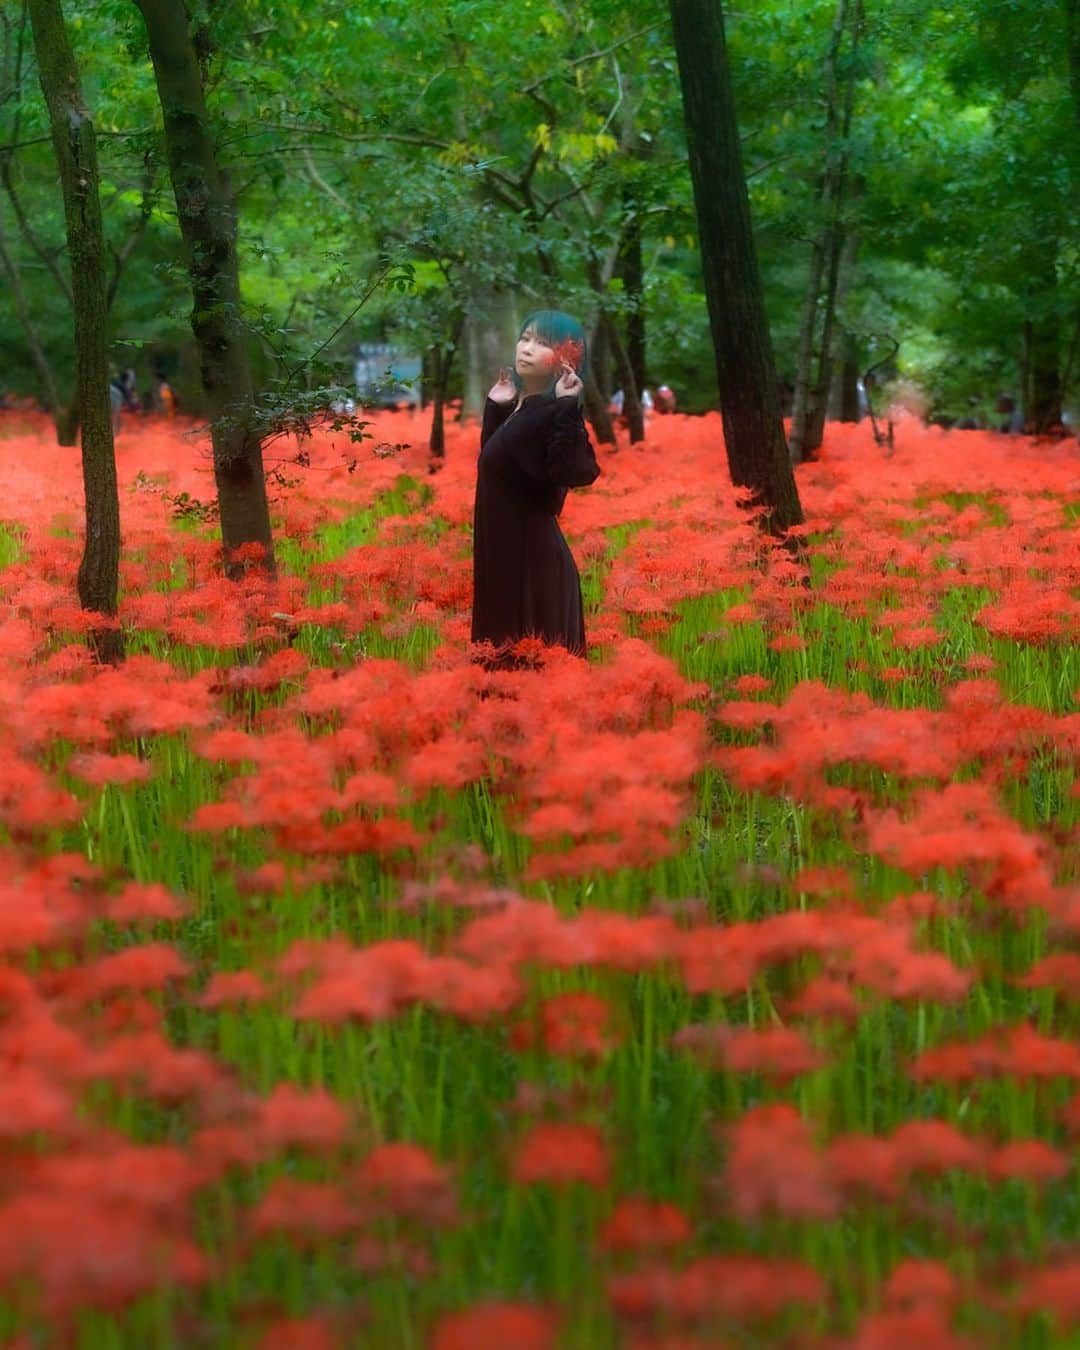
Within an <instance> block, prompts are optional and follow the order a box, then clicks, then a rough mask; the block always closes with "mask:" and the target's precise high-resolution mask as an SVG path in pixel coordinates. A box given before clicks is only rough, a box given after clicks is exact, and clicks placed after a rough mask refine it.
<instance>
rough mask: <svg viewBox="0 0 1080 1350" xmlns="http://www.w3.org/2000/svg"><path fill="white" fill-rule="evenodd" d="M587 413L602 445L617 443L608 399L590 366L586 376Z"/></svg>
mask: <svg viewBox="0 0 1080 1350" xmlns="http://www.w3.org/2000/svg"><path fill="white" fill-rule="evenodd" d="M585 414H586V416H587V417H588V419H589V421H590V422H591V423H592V429H593V431H595V432H596V439H597V441H599V443H600V444H601V445H615V444H616V443H617V442H616V440H615V424H614V422H612V420H611V414H610V413H609V412H608V405H607V399H605V398H604V396H603V394H601V392H600V387H599V385H598V384H597V383H596V376H595V374H594V373H593V371H592V369H591V368H590V369H589V371H588V373H587V374H586V376H585Z"/></svg>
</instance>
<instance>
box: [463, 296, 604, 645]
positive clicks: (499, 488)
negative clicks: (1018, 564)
mask: <svg viewBox="0 0 1080 1350" xmlns="http://www.w3.org/2000/svg"><path fill="white" fill-rule="evenodd" d="M586 370H587V360H586V342H585V333H584V330H583V329H582V327H581V325H580V324H579V323H578V322H577V321H576V320H575V319H572V318H571V317H570V316H569V315H568V314H563V313H561V312H560V311H559V310H550V309H544V310H537V311H536V312H535V313H533V314H530V315H529V316H528V318H527V319H526V320H525V322H524V324H523V325H522V327H521V334H520V336H519V337H518V341H517V351H516V353H515V360H514V367H513V370H510V369H503V370H501V371H500V372H499V378H498V379H497V380H496V382H495V383H494V384H493V385H492V387H491V390H490V392H489V394H488V397H487V402H486V403H485V404H484V421H483V427H482V429H481V432H480V459H479V463H478V465H477V475H476V509H475V512H474V515H473V615H472V638H473V641H474V642H490V643H492V644H493V645H494V647H495V648H496V651H497V658H496V659H497V663H498V664H502V665H507V664H511V663H512V662H511V658H510V657H509V655H508V649H509V648H510V647H511V646H512V645H513V644H514V643H515V642H517V641H518V640H519V639H520V638H523V637H536V638H540V639H541V640H542V641H544V642H547V643H551V644H555V645H558V646H561V647H565V648H567V650H568V651H571V652H573V653H575V654H576V655H578V656H584V655H585V620H584V615H583V612H582V604H581V579H580V577H579V576H578V570H577V567H576V566H575V564H574V559H573V557H572V556H571V553H570V550H569V548H568V547H567V544H566V540H565V539H564V538H563V534H562V531H561V530H560V529H559V525H558V521H557V520H556V517H557V516H558V515H559V512H560V511H561V510H562V508H563V502H564V501H565V500H566V493H567V489H568V488H572V487H587V486H588V484H589V483H591V482H593V481H594V480H595V478H596V477H597V475H598V474H599V472H600V470H599V468H598V467H597V463H596V455H595V454H594V452H593V447H592V443H591V442H590V440H589V434H588V432H587V431H586V430H585V423H584V421H583V420H582V416H581V398H582V392H583V389H584V375H585V372H586Z"/></svg>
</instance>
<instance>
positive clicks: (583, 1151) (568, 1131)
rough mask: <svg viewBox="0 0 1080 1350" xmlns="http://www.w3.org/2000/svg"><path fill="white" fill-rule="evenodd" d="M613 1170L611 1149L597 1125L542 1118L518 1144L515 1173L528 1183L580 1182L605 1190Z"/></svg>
mask: <svg viewBox="0 0 1080 1350" xmlns="http://www.w3.org/2000/svg"><path fill="white" fill-rule="evenodd" d="M609 1170H610V1159H609V1156H608V1151H607V1148H606V1146H605V1144H604V1141H603V1139H602V1138H601V1136H600V1132H599V1131H598V1130H597V1129H595V1128H594V1127H593V1126H591V1125H580V1124H572V1123H568V1122H561V1121H541V1122H540V1123H538V1124H536V1125H534V1126H532V1128H531V1129H530V1130H529V1132H528V1133H527V1134H526V1135H525V1138H524V1139H523V1140H522V1141H521V1143H520V1144H519V1145H518V1149H517V1152H516V1154H515V1157H514V1163H513V1168H512V1175H513V1178H514V1180H515V1181H518V1182H521V1183H522V1184H524V1185H528V1184H531V1183H533V1182H538V1181H543V1182H547V1183H548V1184H549V1185H552V1186H565V1185H568V1184H570V1183H571V1182H576V1181H580V1182H583V1183H584V1184H585V1185H586V1186H595V1187H596V1188H598V1189H602V1188H603V1187H605V1186H606V1185H607V1181H608V1173H609Z"/></svg>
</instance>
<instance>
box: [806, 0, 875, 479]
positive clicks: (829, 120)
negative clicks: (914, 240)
mask: <svg viewBox="0 0 1080 1350" xmlns="http://www.w3.org/2000/svg"><path fill="white" fill-rule="evenodd" d="M862 19H863V12H862V3H861V0H855V3H854V4H851V3H849V0H836V10H835V13H834V16H833V26H832V34H831V37H830V39H829V50H828V54H827V56H826V58H825V138H826V139H825V171H824V174H823V176H822V180H821V194H820V209H821V233H820V235H819V236H818V238H817V239H815V240H814V242H813V245H812V253H811V264H810V277H809V280H808V283H807V289H806V302H805V305H804V309H803V324H802V328H801V330H800V335H799V365H798V370H797V372H796V375H795V403H794V407H793V409H792V414H791V458H792V459H793V460H794V462H795V463H796V464H798V463H799V462H800V461H802V460H804V459H808V458H810V457H811V456H812V455H813V454H815V453H816V451H818V450H819V449H820V448H821V441H822V438H823V436H824V432H825V411H826V401H827V399H828V393H829V378H830V376H831V373H832V335H833V327H834V320H835V315H836V294H837V287H838V284H839V279H840V261H841V255H842V252H843V246H844V227H843V223H842V219H841V213H842V209H843V202H844V194H845V191H846V188H847V176H848V160H849V158H850V156H849V153H848V137H849V136H850V134H851V117H852V112H853V109H854V101H855V74H854V70H849V72H848V74H847V78H846V79H845V81H844V85H843V90H842V91H841V87H840V53H841V49H842V47H843V43H844V34H845V32H846V31H847V30H848V28H849V27H850V29H851V54H852V56H854V55H855V53H856V52H857V51H858V47H859V39H860V37H861V28H862ZM823 282H824V294H823V293H822V283H823ZM819 322H820V324H821V336H820V338H818V323H819ZM815 347H816V349H817V372H816V375H815V374H814V355H815Z"/></svg>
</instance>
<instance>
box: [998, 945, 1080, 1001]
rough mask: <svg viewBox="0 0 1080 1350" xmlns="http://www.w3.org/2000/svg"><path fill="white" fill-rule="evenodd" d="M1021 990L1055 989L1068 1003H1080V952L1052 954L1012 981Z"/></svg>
mask: <svg viewBox="0 0 1080 1350" xmlns="http://www.w3.org/2000/svg"><path fill="white" fill-rule="evenodd" d="M1013 983H1014V984H1017V985H1019V986H1020V987H1021V988H1022V989H1056V990H1058V991H1059V993H1060V994H1061V995H1062V997H1063V998H1065V999H1066V1000H1068V1001H1069V1002H1073V1003H1075V1002H1077V1001H1080V952H1053V953H1051V954H1050V955H1049V956H1044V957H1043V958H1042V959H1041V960H1039V961H1036V962H1035V964H1034V965H1033V966H1032V967H1031V968H1030V969H1029V970H1028V971H1027V973H1026V974H1025V975H1020V976H1017V977H1016V979H1015V980H1014V981H1013Z"/></svg>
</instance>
